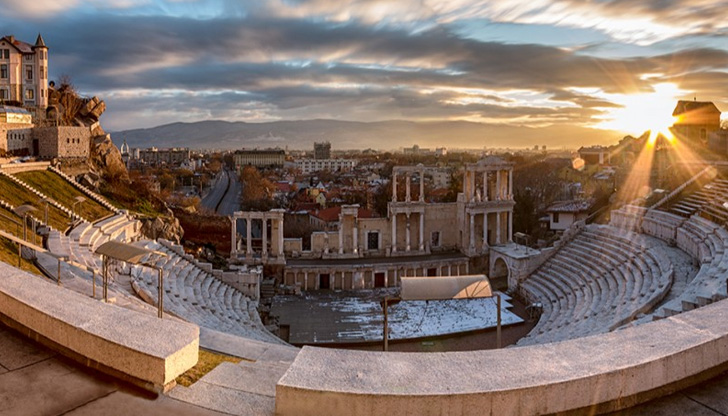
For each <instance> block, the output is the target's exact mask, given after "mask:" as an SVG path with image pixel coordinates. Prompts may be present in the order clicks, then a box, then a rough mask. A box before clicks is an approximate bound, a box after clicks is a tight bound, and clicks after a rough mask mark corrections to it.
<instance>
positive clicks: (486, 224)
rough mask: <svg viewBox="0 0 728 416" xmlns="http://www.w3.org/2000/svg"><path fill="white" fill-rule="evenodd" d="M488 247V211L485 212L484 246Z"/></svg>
mask: <svg viewBox="0 0 728 416" xmlns="http://www.w3.org/2000/svg"><path fill="white" fill-rule="evenodd" d="M486 247H488V213H487V212H485V213H483V248H486Z"/></svg>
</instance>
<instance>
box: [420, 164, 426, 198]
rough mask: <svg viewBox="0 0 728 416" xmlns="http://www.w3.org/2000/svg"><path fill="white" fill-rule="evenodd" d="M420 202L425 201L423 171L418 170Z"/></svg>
mask: <svg viewBox="0 0 728 416" xmlns="http://www.w3.org/2000/svg"><path fill="white" fill-rule="evenodd" d="M420 202H425V171H424V170H421V171H420Z"/></svg>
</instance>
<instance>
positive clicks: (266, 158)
mask: <svg viewBox="0 0 728 416" xmlns="http://www.w3.org/2000/svg"><path fill="white" fill-rule="evenodd" d="M285 160H286V152H285V150H283V149H265V150H257V149H255V150H236V151H235V153H233V161H234V162H235V169H237V170H238V171H239V170H240V169H242V168H243V167H245V166H255V167H257V168H263V167H274V168H280V167H283V162H285Z"/></svg>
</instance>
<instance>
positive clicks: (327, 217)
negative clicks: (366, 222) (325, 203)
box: [311, 206, 374, 222]
mask: <svg viewBox="0 0 728 416" xmlns="http://www.w3.org/2000/svg"><path fill="white" fill-rule="evenodd" d="M339 214H341V207H340V206H338V207H331V208H326V209H322V210H320V211H318V212H312V213H311V215H313V216H314V217H316V218H318V219H320V220H322V221H324V222H335V221H338V220H339ZM358 217H359V218H374V211H372V210H370V209H365V208H359V212H358Z"/></svg>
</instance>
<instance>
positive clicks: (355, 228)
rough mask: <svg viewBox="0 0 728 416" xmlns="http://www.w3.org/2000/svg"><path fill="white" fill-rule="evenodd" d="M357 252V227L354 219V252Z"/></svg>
mask: <svg viewBox="0 0 728 416" xmlns="http://www.w3.org/2000/svg"><path fill="white" fill-rule="evenodd" d="M356 253H359V227H357V226H356V220H354V254H356Z"/></svg>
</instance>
